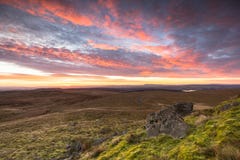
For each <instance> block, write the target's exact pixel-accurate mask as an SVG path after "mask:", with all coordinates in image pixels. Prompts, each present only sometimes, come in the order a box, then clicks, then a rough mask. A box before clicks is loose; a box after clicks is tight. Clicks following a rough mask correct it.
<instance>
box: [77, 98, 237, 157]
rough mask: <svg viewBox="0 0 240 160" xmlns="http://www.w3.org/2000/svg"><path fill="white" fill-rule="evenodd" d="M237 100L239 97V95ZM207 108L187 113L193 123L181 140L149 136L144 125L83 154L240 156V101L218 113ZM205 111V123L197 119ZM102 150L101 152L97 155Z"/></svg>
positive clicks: (106, 155)
mask: <svg viewBox="0 0 240 160" xmlns="http://www.w3.org/2000/svg"><path fill="white" fill-rule="evenodd" d="M235 101H239V102H240V99H237V100H235ZM226 103H232V102H231V101H228V102H224V103H222V104H221V105H219V106H217V107H216V108H215V109H214V110H213V111H212V112H211V111H207V112H206V111H205V112H202V113H198V114H195V115H190V116H188V117H186V118H185V119H186V121H187V122H188V123H189V124H190V125H191V126H192V129H191V131H190V133H189V134H188V136H186V137H185V138H183V139H181V140H179V139H173V138H171V137H169V136H166V135H160V136H158V137H154V138H147V137H146V134H145V131H144V129H141V128H140V129H138V130H136V131H132V132H129V133H127V134H125V135H123V136H117V137H115V138H113V139H111V140H110V141H108V142H106V143H103V144H102V145H101V146H100V147H99V148H98V149H95V150H93V151H92V153H88V154H85V155H83V156H82V158H83V159H84V158H85V159H91V158H92V159H101V160H108V159H114V160H115V159H119V160H120V159H174V160H175V159H180V160H183V159H185V160H191V159H194V160H197V159H199V160H201V159H202V160H205V159H216V158H217V159H226V160H238V159H240V149H239V148H240V123H239V121H240V105H238V106H235V107H233V108H232V109H230V110H227V111H223V112H220V113H218V112H219V111H218V109H219V108H221V106H222V105H224V104H226ZM203 114H205V115H206V116H208V119H207V120H205V122H204V121H203V122H202V124H199V125H195V121H196V120H197V119H198V118H199V117H200V116H199V115H203ZM98 154H99V155H98Z"/></svg>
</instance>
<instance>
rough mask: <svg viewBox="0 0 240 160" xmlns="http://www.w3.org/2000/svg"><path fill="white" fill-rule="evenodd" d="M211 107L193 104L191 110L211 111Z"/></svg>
mask: <svg viewBox="0 0 240 160" xmlns="http://www.w3.org/2000/svg"><path fill="white" fill-rule="evenodd" d="M212 108H213V107H212V106H209V105H206V104H204V103H195V104H194V106H193V110H204V109H212Z"/></svg>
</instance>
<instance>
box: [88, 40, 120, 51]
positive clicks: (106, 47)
mask: <svg viewBox="0 0 240 160" xmlns="http://www.w3.org/2000/svg"><path fill="white" fill-rule="evenodd" d="M88 44H89V45H90V46H92V47H93V48H98V49H103V50H118V49H119V48H118V47H115V46H112V45H109V44H104V43H96V42H94V41H93V40H88Z"/></svg>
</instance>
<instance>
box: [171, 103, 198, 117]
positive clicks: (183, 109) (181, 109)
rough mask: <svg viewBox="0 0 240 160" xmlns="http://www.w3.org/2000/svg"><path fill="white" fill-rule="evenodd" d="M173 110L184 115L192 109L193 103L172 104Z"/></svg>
mask: <svg viewBox="0 0 240 160" xmlns="http://www.w3.org/2000/svg"><path fill="white" fill-rule="evenodd" d="M173 108H174V110H175V111H176V112H177V113H178V114H179V115H181V116H186V115H188V114H190V113H192V111H193V103H187V102H182V103H176V104H174V105H173Z"/></svg>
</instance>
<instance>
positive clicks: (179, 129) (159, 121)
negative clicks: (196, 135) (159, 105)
mask: <svg viewBox="0 0 240 160" xmlns="http://www.w3.org/2000/svg"><path fill="white" fill-rule="evenodd" d="M188 128H189V126H188V125H187V124H186V123H185V122H184V120H183V118H182V117H181V115H179V114H178V113H177V112H176V111H175V109H174V107H168V108H166V109H162V110H160V111H158V112H155V113H151V114H149V115H148V116H147V124H146V130H147V135H148V136H150V137H151V136H157V135H159V134H161V133H164V134H167V135H170V136H172V137H174V138H182V137H184V136H185V135H186V133H187V131H188Z"/></svg>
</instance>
